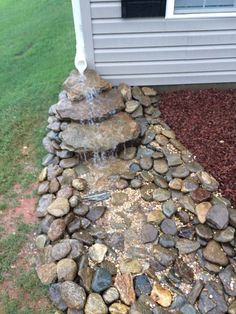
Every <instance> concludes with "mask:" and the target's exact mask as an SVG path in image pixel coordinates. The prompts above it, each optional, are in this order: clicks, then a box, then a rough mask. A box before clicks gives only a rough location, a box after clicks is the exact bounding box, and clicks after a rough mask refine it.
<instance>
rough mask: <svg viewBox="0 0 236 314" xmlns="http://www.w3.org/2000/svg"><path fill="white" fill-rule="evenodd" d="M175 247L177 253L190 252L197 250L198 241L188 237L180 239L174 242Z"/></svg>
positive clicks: (198, 246)
mask: <svg viewBox="0 0 236 314" xmlns="http://www.w3.org/2000/svg"><path fill="white" fill-rule="evenodd" d="M175 246H176V248H177V249H178V250H179V254H181V255H182V254H190V253H193V252H195V251H197V250H198V249H199V248H200V243H199V242H198V241H191V240H188V239H180V240H177V242H176V245H175Z"/></svg>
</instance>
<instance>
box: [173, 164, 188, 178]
mask: <svg viewBox="0 0 236 314" xmlns="http://www.w3.org/2000/svg"><path fill="white" fill-rule="evenodd" d="M188 175H189V170H188V168H187V167H186V166H185V165H180V166H177V167H175V168H173V169H172V176H173V177H174V178H186V177H187V176H188Z"/></svg>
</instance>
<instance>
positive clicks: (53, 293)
mask: <svg viewBox="0 0 236 314" xmlns="http://www.w3.org/2000/svg"><path fill="white" fill-rule="evenodd" d="M48 295H49V298H50V300H51V302H52V304H53V305H54V306H55V307H56V308H57V309H58V310H60V311H65V310H66V309H67V305H66V304H65V302H64V301H63V300H62V297H61V284H60V283H55V284H52V285H51V286H50V287H49V290H48Z"/></svg>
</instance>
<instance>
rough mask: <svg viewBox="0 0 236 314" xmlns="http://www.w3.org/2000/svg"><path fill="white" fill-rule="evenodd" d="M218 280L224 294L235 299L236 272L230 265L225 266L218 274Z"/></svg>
mask: <svg viewBox="0 0 236 314" xmlns="http://www.w3.org/2000/svg"><path fill="white" fill-rule="evenodd" d="M219 277H220V280H221V282H222V284H223V286H224V290H225V292H226V293H227V294H228V295H230V296H232V297H236V272H235V270H234V268H233V266H232V265H229V266H227V267H226V268H225V269H223V270H222V271H221V272H220V273H219Z"/></svg>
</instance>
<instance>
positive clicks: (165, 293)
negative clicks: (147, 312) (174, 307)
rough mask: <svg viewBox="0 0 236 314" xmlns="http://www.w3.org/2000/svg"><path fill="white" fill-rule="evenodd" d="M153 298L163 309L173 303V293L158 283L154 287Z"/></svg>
mask: <svg viewBox="0 0 236 314" xmlns="http://www.w3.org/2000/svg"><path fill="white" fill-rule="evenodd" d="M151 298H152V299H153V301H155V302H156V303H158V304H160V305H161V306H163V307H169V306H170V305H171V303H172V294H171V292H170V291H169V290H168V289H166V288H164V287H162V286H161V285H160V284H157V283H156V284H154V285H153V288H152V292H151Z"/></svg>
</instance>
